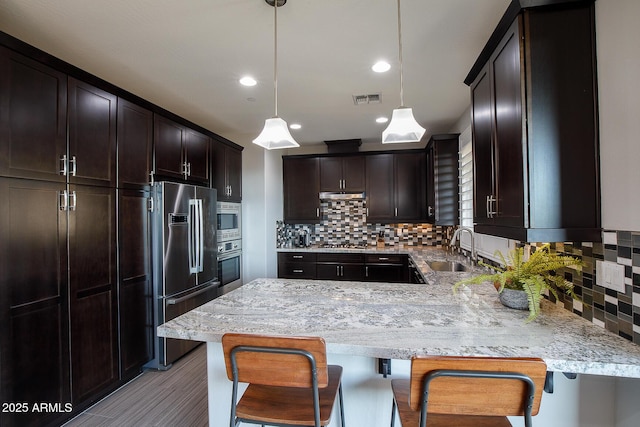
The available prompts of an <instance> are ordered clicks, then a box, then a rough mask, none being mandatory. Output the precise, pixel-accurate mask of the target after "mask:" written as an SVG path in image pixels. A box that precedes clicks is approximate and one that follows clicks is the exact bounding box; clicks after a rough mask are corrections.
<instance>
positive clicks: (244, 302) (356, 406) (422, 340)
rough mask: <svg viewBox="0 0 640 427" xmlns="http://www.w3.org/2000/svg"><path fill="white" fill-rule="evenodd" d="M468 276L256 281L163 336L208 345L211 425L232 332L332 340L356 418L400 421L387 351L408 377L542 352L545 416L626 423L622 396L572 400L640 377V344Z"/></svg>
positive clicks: (221, 405) (222, 408)
mask: <svg viewBox="0 0 640 427" xmlns="http://www.w3.org/2000/svg"><path fill="white" fill-rule="evenodd" d="M468 274H473V273H472V272H467V273H431V274H428V275H426V278H427V283H426V284H389V283H367V282H338V281H322V280H291V279H256V280H253V281H251V282H250V283H248V284H246V285H244V286H242V287H241V288H239V289H237V290H235V291H233V292H231V293H229V294H226V295H224V296H222V297H220V298H218V299H216V300H214V301H211V302H209V303H207V304H205V305H203V306H200V307H198V308H196V309H194V310H192V311H190V312H189V313H186V314H184V315H182V316H180V317H178V318H176V319H173V320H171V321H169V322H167V323H165V324H164V325H161V326H160V327H159V328H158V334H159V335H160V336H165V337H169V338H180V339H187V340H196V341H204V342H207V358H208V380H209V422H210V425H211V426H223V425H227V423H228V414H229V402H230V396H231V393H230V391H229V390H230V387H231V383H230V381H228V380H227V378H226V374H225V371H224V361H223V356H222V353H221V346H220V339H221V337H222V335H223V334H224V333H226V332H243V333H257V334H276V335H313V336H321V337H323V338H324V339H325V341H326V343H327V352H328V354H329V359H330V360H329V361H330V363H336V364H341V365H342V366H343V367H344V372H345V373H344V380H343V384H344V392H345V417H346V424H347V425H354V426H358V425H368V426H385V425H388V422H389V416H390V415H389V414H390V408H391V393H390V390H389V384H388V381H389V378H384V377H383V376H382V375H381V374H379V373H378V359H390V360H391V376H392V377H402V376H408V374H409V360H410V358H411V357H412V356H414V355H462V356H472V355H484V356H531V357H541V358H542V359H544V360H545V362H546V363H547V366H548V370H549V371H551V372H554V373H555V375H554V380H555V387H554V392H553V393H552V394H549V393H545V395H544V396H543V399H542V409H541V412H540V414H539V415H538V416H537V417H536V419H540V418H544V420H545V421H544V422H542V424H539V425H545V426H553V425H558V426H565V427H566V426H572V425H575V426H579V425H584V420H585V419H587V418H585V417H588V419H590V420H593V419H594V417H595V419H596V420H597V419H598V417H600V419H601V421H600V423H599V424H598V423H596V424H592V425H612V426H614V425H616V424H615V423H614V422H613V421H611V420H613V419H615V418H616V414H615V411H616V409H615V407H616V402H615V396H608V395H606V394H604V395H603V396H602V398H600V399H599V404H598V405H595V406H594V405H591V406H590V407H588V408H586V407H578V408H577V409H576V410H575V413H572V410H571V403H570V402H572V401H573V402H578V401H579V400H580V396H579V395H580V393H583V389H584V390H587V391H588V390H589V389H593V387H591V386H589V384H590V383H593V382H594V381H595V382H603V383H604V385H602V384H598V387H599V389H600V390H602V388H601V387H603V386H604V387H605V388H606V387H609V388H610V389H611V390H614V389H615V387H616V381H617V380H618V379H620V380H623V381H633V382H634V384H635V382H637V381H640V380H637V379H638V378H640V347H638V346H637V345H634V344H632V343H630V342H628V341H627V340H625V339H623V338H620V337H618V336H616V335H615V334H612V333H610V332H608V331H606V330H604V329H602V328H600V327H598V326H595V325H593V324H591V323H589V322H588V321H586V320H584V319H582V318H580V317H579V316H576V315H574V314H572V313H570V312H568V311H566V310H564V309H563V308H562V307H556V306H555V305H553V304H552V303H550V302H549V301H546V300H545V301H543V305H542V312H541V314H540V316H539V317H538V319H537V320H535V321H534V322H530V323H526V322H525V320H526V318H527V312H526V311H518V310H512V309H509V308H506V307H504V306H502V305H501V304H500V302H499V300H498V298H497V294H496V291H495V289H494V288H493V287H492V286H491V285H488V284H487V285H480V286H473V287H469V288H462V289H461V290H460V291H459V292H458V293H457V294H454V293H453V292H452V289H451V286H452V285H453V283H455V281H457V280H459V279H460V278H463V277H465V275H468ZM563 373H567V374H577V375H578V377H577V379H576V380H569V379H568V377H573V375H567V376H565V375H563ZM614 394H615V393H614ZM577 405H578V406H579V404H577ZM605 417H606V418H607V419H605ZM609 418H611V420H609ZM335 421H336V420H335V417H334V419H333V420H332V423H333V422H335ZM538 422H540V421H538ZM554 423H555V424H554ZM332 425H333V424H332ZM515 425H517V424H515Z"/></svg>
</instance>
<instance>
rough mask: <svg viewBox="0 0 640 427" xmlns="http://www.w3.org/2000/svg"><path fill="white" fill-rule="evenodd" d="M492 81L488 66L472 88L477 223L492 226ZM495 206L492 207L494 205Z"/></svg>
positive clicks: (474, 208)
mask: <svg viewBox="0 0 640 427" xmlns="http://www.w3.org/2000/svg"><path fill="white" fill-rule="evenodd" d="M490 80H491V78H490V76H489V72H488V66H487V67H485V69H484V70H483V71H482V72H481V73H480V75H479V76H478V78H477V79H476V81H475V82H474V83H473V84H472V85H471V114H472V117H473V120H472V126H473V132H472V135H473V140H472V143H473V222H474V223H475V224H490V223H492V222H493V219H492V218H491V215H490V214H489V213H490V211H491V209H492V205H493V202H492V200H491V198H492V197H493V169H494V167H493V137H492V128H493V127H492V124H491V122H492V110H493V108H492V106H491V104H492V99H491V81H490ZM490 205H491V206H490Z"/></svg>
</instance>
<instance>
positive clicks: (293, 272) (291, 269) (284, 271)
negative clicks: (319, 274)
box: [278, 262, 316, 279]
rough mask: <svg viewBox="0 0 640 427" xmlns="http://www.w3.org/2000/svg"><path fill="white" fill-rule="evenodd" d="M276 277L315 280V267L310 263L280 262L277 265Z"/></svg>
mask: <svg viewBox="0 0 640 427" xmlns="http://www.w3.org/2000/svg"><path fill="white" fill-rule="evenodd" d="M278 277H280V278H282V279H315V278H316V265H315V264H314V263H312V262H282V263H279V264H278Z"/></svg>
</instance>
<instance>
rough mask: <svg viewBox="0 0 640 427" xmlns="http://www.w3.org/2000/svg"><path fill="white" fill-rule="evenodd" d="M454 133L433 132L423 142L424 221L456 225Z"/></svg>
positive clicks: (455, 145)
mask: <svg viewBox="0 0 640 427" xmlns="http://www.w3.org/2000/svg"><path fill="white" fill-rule="evenodd" d="M458 136H459V134H457V133H454V134H441V135H433V136H431V139H429V142H428V143H427V147H426V149H425V151H426V156H427V158H426V167H427V193H426V197H427V221H428V222H430V223H432V224H435V225H458V222H459V219H458V216H459V215H458V212H459V208H458V207H459V202H458Z"/></svg>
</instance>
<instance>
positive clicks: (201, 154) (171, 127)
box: [153, 114, 211, 186]
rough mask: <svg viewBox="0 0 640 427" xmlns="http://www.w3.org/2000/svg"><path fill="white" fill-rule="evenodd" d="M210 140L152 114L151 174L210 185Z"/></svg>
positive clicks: (158, 177) (159, 177)
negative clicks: (152, 155)
mask: <svg viewBox="0 0 640 427" xmlns="http://www.w3.org/2000/svg"><path fill="white" fill-rule="evenodd" d="M210 145H211V139H210V138H209V137H208V136H206V135H204V134H202V133H200V132H197V131H195V130H193V129H191V128H188V127H187V126H184V125H182V124H180V123H177V122H175V121H173V120H171V119H168V118H166V117H163V116H161V115H159V114H154V140H153V146H154V149H153V150H154V160H155V168H154V174H155V175H157V178H155V179H156V180H160V179H169V180H177V181H188V182H193V183H194V184H203V185H206V186H208V185H209V150H210Z"/></svg>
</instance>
